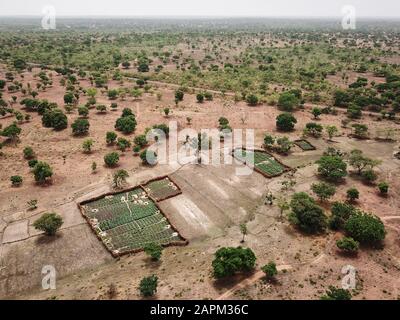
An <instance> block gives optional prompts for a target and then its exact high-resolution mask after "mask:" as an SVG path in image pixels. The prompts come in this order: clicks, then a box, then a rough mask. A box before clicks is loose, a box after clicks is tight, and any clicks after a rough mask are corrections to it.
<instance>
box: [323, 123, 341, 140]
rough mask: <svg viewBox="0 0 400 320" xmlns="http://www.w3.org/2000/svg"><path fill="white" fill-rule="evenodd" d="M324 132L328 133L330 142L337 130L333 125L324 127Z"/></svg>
mask: <svg viewBox="0 0 400 320" xmlns="http://www.w3.org/2000/svg"><path fill="white" fill-rule="evenodd" d="M325 130H326V132H327V133H328V137H329V140H332V138H333V137H334V136H335V135H336V134H337V133H338V128H337V127H336V126H334V125H331V126H326V127H325Z"/></svg>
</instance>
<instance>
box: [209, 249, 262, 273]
mask: <svg viewBox="0 0 400 320" xmlns="http://www.w3.org/2000/svg"><path fill="white" fill-rule="evenodd" d="M255 262H256V256H255V254H254V253H253V251H252V250H251V249H249V248H242V247H237V248H232V247H228V248H220V249H218V250H217V252H216V253H215V258H214V260H213V262H212V267H213V274H214V277H215V278H216V279H221V278H225V277H229V276H233V275H234V274H235V273H237V272H248V271H251V270H252V269H253V268H254V266H255Z"/></svg>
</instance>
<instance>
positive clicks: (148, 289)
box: [139, 275, 158, 297]
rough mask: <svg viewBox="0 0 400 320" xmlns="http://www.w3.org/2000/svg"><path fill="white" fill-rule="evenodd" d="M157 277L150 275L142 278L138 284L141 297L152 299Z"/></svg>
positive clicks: (155, 290) (155, 289)
mask: <svg viewBox="0 0 400 320" xmlns="http://www.w3.org/2000/svg"><path fill="white" fill-rule="evenodd" d="M157 285H158V277H157V276H155V275H152V276H150V277H144V278H143V279H142V280H141V281H140V284H139V291H140V294H141V295H142V296H143V297H152V296H154V294H155V293H156V292H157Z"/></svg>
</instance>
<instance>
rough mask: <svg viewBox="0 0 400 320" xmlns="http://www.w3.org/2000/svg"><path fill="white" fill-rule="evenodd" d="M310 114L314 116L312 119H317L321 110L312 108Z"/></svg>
mask: <svg viewBox="0 0 400 320" xmlns="http://www.w3.org/2000/svg"><path fill="white" fill-rule="evenodd" d="M311 113H312V115H313V116H314V119H318V118H319V116H320V115H321V114H322V110H321V108H318V107H314V108H312V110H311Z"/></svg>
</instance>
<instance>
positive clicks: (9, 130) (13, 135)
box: [1, 123, 22, 141]
mask: <svg viewBox="0 0 400 320" xmlns="http://www.w3.org/2000/svg"><path fill="white" fill-rule="evenodd" d="M21 131H22V129H21V128H20V127H18V126H17V124H16V123H13V124H10V125H9V126H8V127H5V128H4V130H3V131H1V135H2V136H3V137H7V138H9V139H11V140H13V141H14V140H17V139H18V136H19V135H20V134H21Z"/></svg>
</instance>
